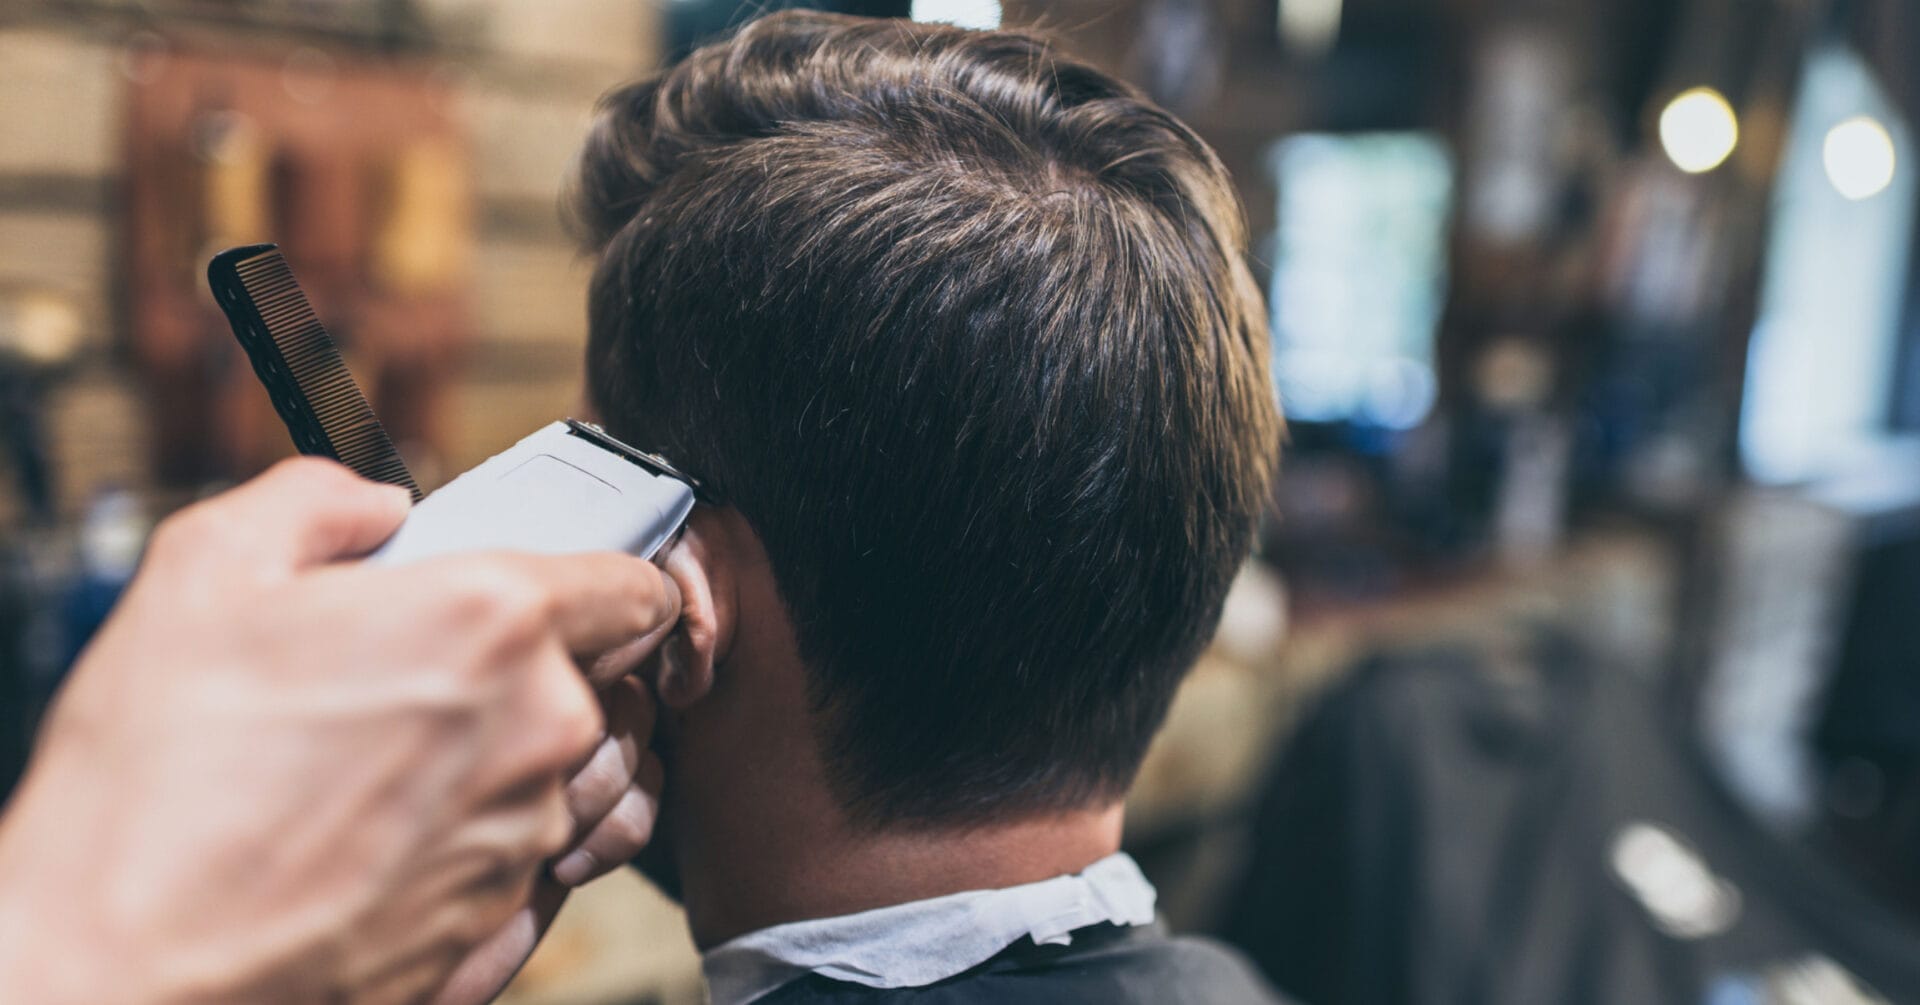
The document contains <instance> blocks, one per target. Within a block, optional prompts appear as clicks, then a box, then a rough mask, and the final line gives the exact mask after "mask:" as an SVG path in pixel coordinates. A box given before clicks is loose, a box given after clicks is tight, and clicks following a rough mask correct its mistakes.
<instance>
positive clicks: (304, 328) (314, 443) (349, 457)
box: [207, 245, 421, 502]
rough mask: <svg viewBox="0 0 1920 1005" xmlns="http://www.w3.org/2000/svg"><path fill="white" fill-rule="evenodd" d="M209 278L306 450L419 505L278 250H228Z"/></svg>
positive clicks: (377, 421) (411, 484)
mask: <svg viewBox="0 0 1920 1005" xmlns="http://www.w3.org/2000/svg"><path fill="white" fill-rule="evenodd" d="M207 277H208V281H209V282H210V283H211V284H212V286H213V291H214V295H215V298H216V299H218V300H219V301H220V306H221V308H222V309H224V310H225V311H226V313H227V319H228V321H230V322H231V323H232V326H233V332H234V335H235V336H237V337H238V338H239V340H240V345H241V347H242V348H244V349H245V350H246V352H247V357H248V359H249V360H251V361H252V363H253V369H254V373H255V374H257V375H258V376H259V377H260V382H261V383H263V384H265V385H266V387H267V392H268V394H269V395H270V396H271V397H272V398H273V407H274V410H275V411H277V412H279V413H280V418H281V421H283V422H285V423H286V425H287V431H288V432H289V433H291V434H293V441H294V445H295V446H296V447H298V448H299V449H300V452H301V453H305V454H319V455H322V456H326V457H332V458H334V459H335V460H337V461H339V462H341V463H342V464H345V465H346V466H348V467H350V468H352V469H353V470H355V471H357V472H359V473H360V475H361V476H362V477H364V478H368V479H371V480H373V481H377V482H386V483H388V484H391V485H400V486H404V487H405V488H406V489H407V490H408V491H409V492H411V493H413V498H414V501H416V502H417V501H419V499H420V498H421V493H420V487H419V486H418V485H415V484H414V481H413V476H412V475H411V474H409V473H408V472H407V466H406V464H405V463H404V462H403V461H401V459H400V453H399V451H397V450H395V449H394V446H393V440H391V439H389V438H388V436H387V431H386V430H385V429H384V428H382V427H381V425H380V419H379V417H378V416H376V415H374V414H373V407H372V406H371V405H369V404H367V399H366V396H365V395H363V394H361V393H360V387H359V385H358V384H355V383H354V381H353V374H352V373H351V372H350V371H348V369H347V364H346V361H345V360H343V359H342V358H341V357H340V350H339V349H338V347H336V346H335V345H334V344H333V339H332V337H331V336H329V335H328V334H327V329H326V328H325V327H324V326H322V325H321V324H320V318H319V317H318V316H317V315H315V314H314V312H313V306H312V305H311V304H309V303H308V302H307V297H306V294H305V293H303V292H301V289H300V285H299V284H298V283H297V282H295V281H294V278H293V270H292V269H291V268H290V267H289V266H288V265H287V260H286V258H285V257H284V256H282V255H281V254H280V252H279V249H277V248H275V247H274V246H272V245H259V246H255V247H251V248H236V249H234V250H233V251H228V252H223V253H221V254H220V255H219V256H217V257H215V258H214V260H213V264H212V265H211V266H209V268H208V270H207Z"/></svg>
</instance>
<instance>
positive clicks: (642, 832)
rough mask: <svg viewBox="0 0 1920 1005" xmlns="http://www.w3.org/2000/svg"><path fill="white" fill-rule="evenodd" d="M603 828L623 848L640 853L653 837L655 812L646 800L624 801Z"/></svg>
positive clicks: (609, 816) (608, 817)
mask: <svg viewBox="0 0 1920 1005" xmlns="http://www.w3.org/2000/svg"><path fill="white" fill-rule="evenodd" d="M603 826H605V827H606V828H607V832H608V834H609V836H610V837H611V838H612V839H613V840H615V841H617V842H619V843H620V845H621V846H622V847H623V848H625V849H628V850H631V851H639V850H640V849H641V848H644V847H646V844H647V841H648V840H650V839H651V838H652V837H653V810H652V808H651V807H649V806H648V805H647V804H646V802H645V801H644V800H638V799H628V800H624V801H622V802H621V803H620V805H619V806H617V807H615V808H614V811H613V812H612V813H611V814H609V815H608V816H607V820H606V823H605V824H604V825H603Z"/></svg>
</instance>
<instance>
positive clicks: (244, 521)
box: [155, 457, 412, 571]
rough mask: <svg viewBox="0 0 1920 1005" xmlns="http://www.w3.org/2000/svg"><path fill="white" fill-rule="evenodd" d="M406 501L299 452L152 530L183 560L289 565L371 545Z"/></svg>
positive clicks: (357, 552) (403, 512)
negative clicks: (300, 454) (237, 561)
mask: <svg viewBox="0 0 1920 1005" xmlns="http://www.w3.org/2000/svg"><path fill="white" fill-rule="evenodd" d="M411 505H412V503H411V499H410V497H409V496H408V494H407V491H406V490H405V489H402V488H399V487H396V486H392V485H382V484H379V483H377V482H370V481H367V480H366V479H364V478H361V477H360V476H359V475H356V474H354V473H353V472H352V471H351V470H349V469H347V468H345V467H343V466H341V465H339V464H336V463H334V462H332V461H328V460H322V459H320V458H317V457H299V458H294V459H291V460H286V461H282V462H280V463H279V464H276V465H274V466H273V467H272V468H271V469H270V470H268V471H267V473H266V474H263V475H261V476H260V477H258V478H255V479H253V480H252V481H250V482H247V483H246V484H244V485H241V486H240V487H239V488H236V489H233V490H231V491H229V492H226V493H225V494H222V495H219V496H216V497H214V498H212V499H209V500H207V501H205V502H202V503H198V504H195V505H193V506H190V507H188V508H187V509H185V510H182V511H181V512H180V513H179V514H177V515H175V516H174V517H173V518H172V519H170V520H168V521H167V523H166V524H163V525H162V526H161V529H160V530H159V531H158V532H156V535H155V547H156V549H158V550H162V551H167V552H173V553H177V554H180V555H181V557H182V558H183V559H187V560H193V561H198V560H202V559H204V558H206V557H209V556H216V555H217V556H219V557H220V559H221V560H222V561H233V560H235V559H240V560H242V561H245V562H246V563H249V564H251V565H253V566H254V567H256V568H259V569H262V570H270V571H295V570H298V569H301V568H305V567H308V566H312V565H318V564H321V563H325V562H333V561H339V560H341V559H347V558H357V557H359V556H361V555H364V554H366V553H367V552H370V551H372V550H373V549H375V548H377V547H379V546H380V544H381V543H382V542H384V541H385V540H386V539H387V538H389V537H391V536H393V532H394V531H395V530H397V529H398V528H399V526H400V523H401V521H403V520H405V519H406V517H407V511H408V509H409V508H410V507H411Z"/></svg>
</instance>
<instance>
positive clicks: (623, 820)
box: [435, 654, 664, 1005]
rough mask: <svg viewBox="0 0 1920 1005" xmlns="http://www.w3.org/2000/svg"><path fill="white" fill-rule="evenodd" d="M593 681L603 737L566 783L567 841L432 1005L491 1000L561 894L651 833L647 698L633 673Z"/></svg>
mask: <svg viewBox="0 0 1920 1005" xmlns="http://www.w3.org/2000/svg"><path fill="white" fill-rule="evenodd" d="M623 655H624V654H623ZM601 669H602V670H603V671H611V669H612V668H601ZM622 670H624V667H622ZM596 683H599V684H601V685H602V690H601V692H600V703H601V708H602V710H603V711H604V712H605V714H606V723H607V732H606V738H605V739H603V740H602V741H601V743H600V746H599V747H598V748H596V749H595V750H594V752H593V755H592V756H591V757H589V758H588V759H587V761H586V763H585V764H584V765H582V766H581V767H580V769H579V770H578V771H577V772H575V773H574V776H573V777H572V778H571V779H570V780H568V782H567V812H568V814H569V816H570V817H571V818H572V819H573V821H574V830H573V839H572V841H571V843H570V845H569V846H568V849H567V851H566V852H564V853H563V854H562V855H561V856H560V857H559V858H557V859H556V860H555V861H554V863H553V866H552V868H551V869H550V870H549V872H548V874H547V875H546V876H544V877H542V878H541V880H540V882H539V883H538V884H537V885H536V886H535V888H534V894H533V897H532V898H531V899H530V900H529V901H528V903H527V905H526V906H525V907H523V908H521V909H520V910H519V911H517V912H515V913H514V915H513V917H512V918H510V919H508V921H507V923H506V924H505V925H504V926H502V927H501V929H500V930H499V931H498V932H496V933H494V935H493V937H492V938H489V939H488V940H487V941H486V942H484V943H482V944H481V945H480V947H479V948H477V949H475V950H474V951H473V953H472V954H470V955H469V956H468V957H467V959H466V961H465V962H463V963H462V964H460V967H459V968H458V969H457V970H456V971H455V972H454V976H453V978H452V979H451V980H449V981H448V982H447V985H446V987H445V988H443V989H442V990H441V992H440V994H439V995H438V996H437V997H436V998H435V1001H436V1002H437V1003H439V1005H468V1003H479V1002H489V1001H492V1000H493V999H494V998H495V997H497V996H498V995H499V994H500V992H501V990H502V989H504V988H505V987H506V986H507V982H508V981H509V980H511V979H512V978H513V975H514V974H515V973H517V972H519V970H520V967H521V966H522V965H523V964H525V963H526V961H527V959H528V958H529V957H530V956H532V955H533V950H534V948H535V947H536V946H538V945H539V943H540V940H541V938H542V937H543V936H545V934H546V931H547V927H548V926H549V925H551V924H552V923H553V919H554V916H555V915H556V914H558V913H559V911H560V907H561V905H562V904H564V903H565V902H566V899H567V894H568V893H569V892H570V891H571V890H572V889H573V888H574V887H577V886H581V885H584V884H585V883H587V882H589V881H591V880H593V879H597V878H599V877H600V876H603V875H605V874H606V873H607V872H608V871H610V870H612V869H614V868H616V867H618V866H621V865H624V864H626V863H627V862H628V861H630V860H632V859H633V857H634V856H636V855H638V854H640V850H641V849H642V848H644V847H646V845H647V841H648V840H649V839H650V838H651V837H652V836H653V824H654V820H655V817H656V814H657V813H658V811H659V807H660V787H661V783H662V781H663V780H664V779H663V774H664V772H663V770H662V767H661V764H660V758H659V757H658V756H657V755H655V754H654V753H653V752H652V751H651V750H649V749H648V741H649V740H650V739H651V738H652V736H653V723H654V704H653V695H652V693H651V692H649V691H648V690H647V687H646V685H644V684H642V683H641V681H640V679H639V678H638V677H637V676H632V675H627V674H625V673H624V672H623V673H622V675H621V676H619V677H617V678H615V679H614V680H612V681H610V682H608V681H604V680H601V681H596Z"/></svg>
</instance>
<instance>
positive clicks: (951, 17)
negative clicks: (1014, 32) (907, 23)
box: [911, 0, 1000, 29]
mask: <svg viewBox="0 0 1920 1005" xmlns="http://www.w3.org/2000/svg"><path fill="white" fill-rule="evenodd" d="M911 13H912V16H913V19H914V20H915V21H945V22H947V23H948V24H951V25H955V26H958V27H961V28H985V29H992V28H998V27H1000V0H913V9H912V11H911Z"/></svg>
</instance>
